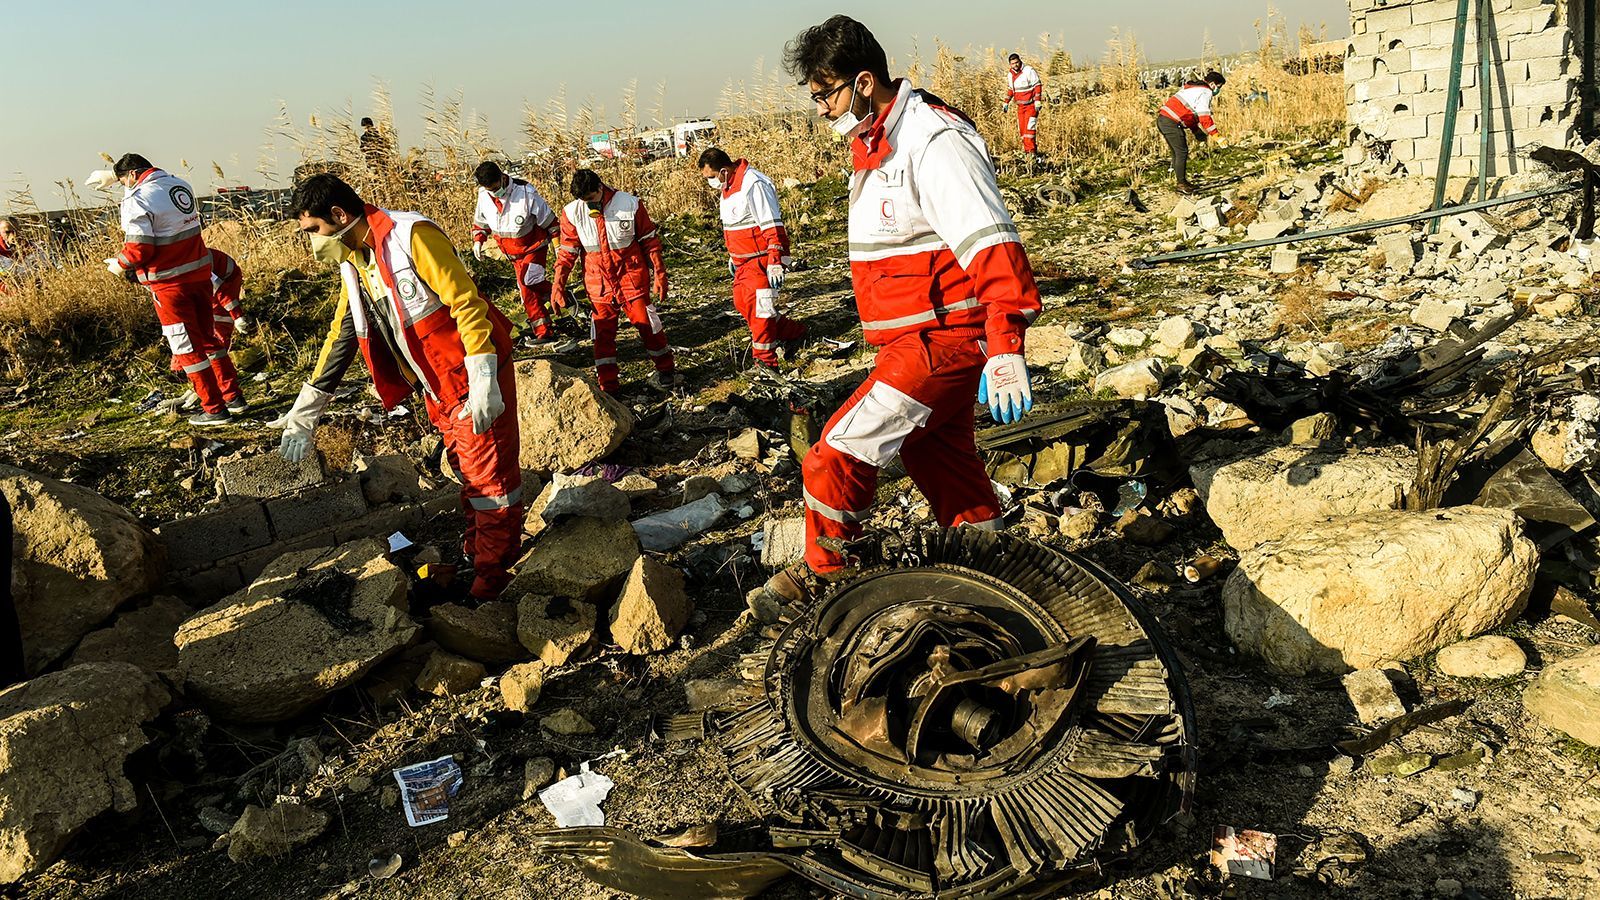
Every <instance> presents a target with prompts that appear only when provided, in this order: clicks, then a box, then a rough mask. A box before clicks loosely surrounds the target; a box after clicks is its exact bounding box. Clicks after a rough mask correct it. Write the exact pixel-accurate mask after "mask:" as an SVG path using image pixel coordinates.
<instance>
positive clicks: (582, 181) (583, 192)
mask: <svg viewBox="0 0 1600 900" xmlns="http://www.w3.org/2000/svg"><path fill="white" fill-rule="evenodd" d="M568 187H569V189H570V190H571V191H572V197H573V199H574V200H582V199H583V198H584V197H585V196H587V195H589V194H592V193H594V192H595V191H598V190H600V176H599V175H596V174H595V171H594V170H593V169H579V170H578V171H576V172H573V173H572V184H570V185H568Z"/></svg>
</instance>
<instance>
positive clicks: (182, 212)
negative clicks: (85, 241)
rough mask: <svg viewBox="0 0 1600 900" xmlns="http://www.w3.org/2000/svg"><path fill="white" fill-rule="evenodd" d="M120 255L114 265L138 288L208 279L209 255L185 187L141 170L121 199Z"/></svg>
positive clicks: (156, 171)
mask: <svg viewBox="0 0 1600 900" xmlns="http://www.w3.org/2000/svg"><path fill="white" fill-rule="evenodd" d="M121 212H122V233H123V245H122V253H121V254H120V255H119V256H118V257H117V262H118V263H120V264H121V265H122V267H123V268H124V269H131V270H132V271H133V273H134V275H135V277H137V278H138V279H139V283H140V284H148V285H162V284H185V283H190V282H204V281H207V280H209V279H210V278H211V254H210V252H209V251H208V250H207V249H206V242H205V239H204V238H203V237H201V236H200V229H201V225H202V223H201V221H200V210H199V207H197V206H196V205H195V200H194V189H193V188H191V187H189V182H187V181H184V180H183V179H182V178H179V177H177V176H176V175H170V174H168V173H166V172H163V171H162V170H160V169H146V170H145V171H144V174H142V175H140V176H139V181H138V183H136V184H135V185H134V186H133V187H132V188H130V189H128V191H127V192H126V193H125V194H124V195H123V198H122V211H121Z"/></svg>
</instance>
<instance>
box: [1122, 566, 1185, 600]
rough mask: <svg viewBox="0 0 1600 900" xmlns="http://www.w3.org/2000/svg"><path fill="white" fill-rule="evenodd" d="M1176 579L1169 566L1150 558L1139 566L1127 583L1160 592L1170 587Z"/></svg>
mask: <svg viewBox="0 0 1600 900" xmlns="http://www.w3.org/2000/svg"><path fill="white" fill-rule="evenodd" d="M1177 581H1178V580H1177V578H1176V576H1174V575H1173V573H1172V571H1171V569H1170V568H1168V567H1167V566H1163V565H1162V564H1160V563H1158V562H1156V561H1155V560H1151V561H1149V562H1147V563H1145V564H1144V565H1143V566H1140V567H1139V571H1137V572H1135V573H1134V574H1133V578H1132V579H1130V581H1129V583H1130V584H1132V585H1133V586H1134V587H1140V588H1144V589H1145V590H1147V591H1152V592H1155V593H1160V592H1162V591H1164V590H1166V589H1167V588H1169V587H1172V586H1173V585H1174V584H1176V583H1177Z"/></svg>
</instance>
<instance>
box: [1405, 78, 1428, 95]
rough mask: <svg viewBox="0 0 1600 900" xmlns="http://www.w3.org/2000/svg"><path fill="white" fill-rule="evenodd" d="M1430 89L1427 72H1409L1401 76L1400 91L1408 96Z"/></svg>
mask: <svg viewBox="0 0 1600 900" xmlns="http://www.w3.org/2000/svg"><path fill="white" fill-rule="evenodd" d="M1427 89H1428V73H1427V72H1407V73H1405V74H1404V75H1401V76H1400V93H1402V94H1405V95H1407V96H1412V95H1415V94H1420V93H1422V92H1423V91H1426V90H1427Z"/></svg>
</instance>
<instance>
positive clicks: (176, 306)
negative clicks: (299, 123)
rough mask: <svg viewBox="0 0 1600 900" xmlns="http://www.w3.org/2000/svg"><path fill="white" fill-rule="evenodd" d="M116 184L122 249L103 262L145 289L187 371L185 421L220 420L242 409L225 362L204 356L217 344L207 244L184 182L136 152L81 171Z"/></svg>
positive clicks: (97, 182) (101, 184)
mask: <svg viewBox="0 0 1600 900" xmlns="http://www.w3.org/2000/svg"><path fill="white" fill-rule="evenodd" d="M118 183H120V184H121V185H122V187H123V191H124V193H123V198H122V231H123V234H124V236H125V239H124V242H123V245H122V253H121V254H119V255H118V256H116V257H115V258H113V259H108V260H106V269H107V271H109V272H111V273H112V274H114V275H120V276H122V277H124V278H127V279H128V280H130V281H135V282H137V283H139V284H142V285H144V286H145V287H147V288H149V289H150V295H151V296H152V297H153V298H154V300H155V307H156V318H157V320H159V321H160V322H161V333H162V334H163V335H165V336H166V339H167V347H168V348H169V349H171V351H172V368H173V370H174V371H182V372H183V373H184V374H185V375H187V376H188V377H189V383H190V385H191V386H193V388H194V392H195V393H196V394H197V395H199V397H200V406H201V409H202V412H201V413H199V414H198V415H196V416H193V417H191V418H190V419H189V423H190V424H191V425H226V424H228V423H229V422H231V421H232V418H231V416H230V414H238V413H243V412H245V411H246V410H247V409H249V406H250V405H249V404H248V403H246V402H245V399H244V391H243V390H241V389H240V387H239V380H238V379H237V378H236V377H233V376H232V374H231V373H232V371H233V370H232V367H229V369H228V371H227V372H226V373H225V372H222V371H219V370H218V368H217V367H216V366H215V365H213V364H212V361H211V354H212V353H214V352H215V351H216V350H217V343H216V333H215V329H213V328H212V324H213V320H212V318H211V296H212V290H211V251H210V249H209V248H207V247H206V242H205V238H203V237H202V236H201V234H200V229H201V226H202V222H201V221H200V211H199V208H198V207H197V206H196V205H195V200H194V189H193V188H191V187H189V182H187V181H184V180H183V179H182V178H179V177H177V176H176V175H172V174H169V173H167V172H164V171H162V170H160V169H158V168H156V167H155V166H152V165H151V164H150V161H149V160H147V159H145V158H144V157H143V156H140V155H139V154H137V153H128V154H124V155H123V156H122V158H121V159H119V160H117V162H116V165H115V166H113V167H112V169H111V171H106V170H103V169H102V170H100V171H98V172H94V173H92V174H91V175H90V176H89V181H88V184H90V185H91V186H94V187H98V188H102V189H106V188H109V186H110V185H111V184H118Z"/></svg>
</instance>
